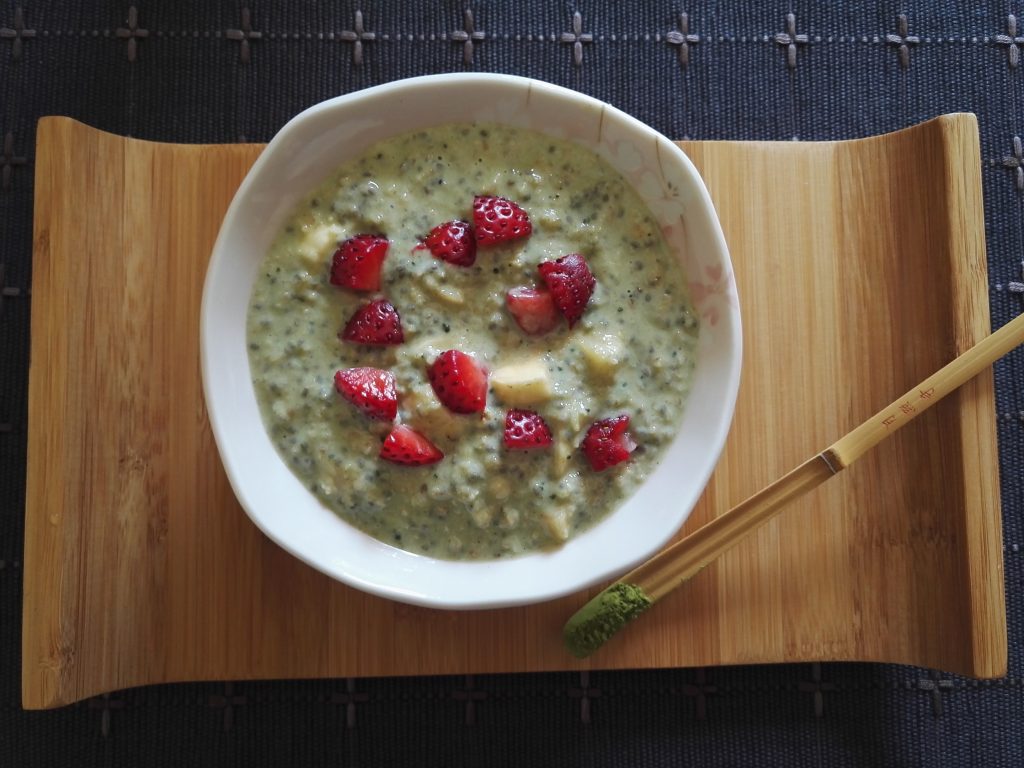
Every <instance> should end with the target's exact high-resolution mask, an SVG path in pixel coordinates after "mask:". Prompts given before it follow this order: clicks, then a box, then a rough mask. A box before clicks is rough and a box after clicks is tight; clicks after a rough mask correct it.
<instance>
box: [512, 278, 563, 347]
mask: <svg viewBox="0 0 1024 768" xmlns="http://www.w3.org/2000/svg"><path fill="white" fill-rule="evenodd" d="M505 305H506V306H507V307H508V311H509V312H511V313H512V317H514V318H515V320H516V323H518V324H519V327H520V328H522V329H523V332H524V333H528V334H530V335H531V336H539V335H541V334H542V333H547V332H548V331H550V330H551V329H552V328H554V327H555V326H556V325H558V321H559V320H561V319H562V316H561V314H559V311H558V307H556V306H555V298H554V296H552V295H551V291H549V290H547V289H545V288H533V287H531V286H525V285H524V286H519V287H518V288H512V289H511V290H509V291H508V293H506V294H505Z"/></svg>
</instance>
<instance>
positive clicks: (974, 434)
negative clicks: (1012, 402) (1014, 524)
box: [934, 113, 1008, 678]
mask: <svg viewBox="0 0 1024 768" xmlns="http://www.w3.org/2000/svg"><path fill="white" fill-rule="evenodd" d="M934 122H935V123H936V125H937V128H938V130H940V131H941V134H942V145H943V148H944V154H945V158H944V159H945V162H946V169H947V172H946V195H947V199H948V201H949V203H948V205H947V206H946V210H947V212H948V215H949V222H948V230H949V233H950V267H951V270H952V273H953V280H952V285H953V288H954V291H956V290H957V289H960V290H959V292H958V293H954V297H953V298H954V301H953V306H952V311H953V320H954V327H955V329H956V334H957V338H956V352H957V353H958V354H959V353H961V352H963V351H965V350H966V349H967V348H969V347H970V346H971V345H973V344H974V343H976V342H977V341H979V340H980V339H982V338H984V337H985V336H986V335H988V334H989V333H990V332H991V318H990V311H989V287H988V283H989V281H988V255H987V249H986V243H985V216H984V197H983V192H982V179H981V164H982V159H981V143H980V137H979V132H978V121H977V118H976V117H975V116H974V115H973V114H970V113H958V114H950V115H942V116H940V117H938V118H935V121H934ZM995 414H996V401H995V384H994V377H993V372H992V370H991V369H989V370H988V371H986V372H985V373H983V374H981V375H980V376H978V377H977V378H975V379H974V380H973V381H971V382H969V383H968V384H967V385H966V386H965V389H964V391H963V392H962V393H961V397H960V417H961V424H962V426H963V428H962V429H961V434H960V440H961V447H962V452H963V457H964V462H965V466H967V467H969V468H970V471H965V473H964V477H965V487H964V496H965V499H973V500H974V502H975V504H976V507H977V509H978V510H979V512H980V514H978V515H976V516H965V519H964V521H963V523H964V534H965V542H964V544H965V548H966V553H965V562H966V564H967V569H968V572H967V574H966V576H967V581H968V589H969V596H970V611H971V615H970V617H969V618H970V633H971V658H970V668H969V669H967V670H955V671H959V672H961V673H963V674H969V675H970V676H972V677H979V678H993V677H1001V676H1004V675H1005V674H1006V670H1007V663H1008V659H1007V656H1008V639H1007V625H1006V602H1005V594H1004V592H1005V581H1004V573H1003V549H1002V542H1003V536H1002V505H1001V501H1000V478H999V449H998V434H997V429H996V416H995Z"/></svg>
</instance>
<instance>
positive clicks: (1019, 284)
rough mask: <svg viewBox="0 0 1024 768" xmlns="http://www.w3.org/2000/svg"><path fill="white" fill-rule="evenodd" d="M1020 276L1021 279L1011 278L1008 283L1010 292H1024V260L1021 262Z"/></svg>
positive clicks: (1007, 288) (1007, 287)
mask: <svg viewBox="0 0 1024 768" xmlns="http://www.w3.org/2000/svg"><path fill="white" fill-rule="evenodd" d="M1020 276H1021V279H1020V280H1011V281H1010V282H1009V283H1008V284H1007V286H1006V290H1008V291H1009V292H1010V293H1020V294H1024V261H1022V262H1021V263H1020Z"/></svg>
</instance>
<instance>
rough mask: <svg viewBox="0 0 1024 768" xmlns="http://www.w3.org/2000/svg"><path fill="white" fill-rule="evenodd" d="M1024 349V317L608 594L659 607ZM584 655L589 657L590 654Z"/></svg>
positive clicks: (589, 610)
mask: <svg viewBox="0 0 1024 768" xmlns="http://www.w3.org/2000/svg"><path fill="white" fill-rule="evenodd" d="M1022 343H1024V315H1019V316H1018V317H1016V318H1015V319H1014V320H1011V321H1010V322H1009V323H1007V324H1006V325H1004V326H1003V327H1002V328H1000V329H999V330H998V331H996V332H995V333H993V334H992V335H990V336H988V337H986V338H985V339H982V340H981V341H979V342H978V343H977V344H975V345H974V346H973V347H971V348H970V349H969V350H967V351H966V352H964V353H963V354H962V355H960V356H959V357H957V358H956V359H955V360H952V361H950V362H949V363H947V364H946V365H944V366H943V367H942V368H940V369H939V370H938V371H936V372H935V373H933V374H932V375H931V376H929V377H928V378H927V379H925V380H924V381H922V382H921V383H919V384H917V385H916V386H914V387H912V388H911V389H910V390H909V391H908V392H906V393H905V394H904V395H903V396H902V397H899V398H897V399H896V400H894V401H893V402H892V403H890V404H889V405H888V406H887V407H885V408H883V409H882V410H881V411H879V412H878V413H876V414H875V415H874V416H872V417H871V418H869V419H868V420H867V421H865V422H863V423H861V424H860V425H859V426H857V427H856V428H855V429H853V430H852V431H851V432H849V433H848V434H846V435H844V436H843V437H841V438H840V439H839V440H837V441H836V442H834V443H832V445H830V446H829V447H828V448H826V449H825V450H824V451H822V452H821V453H819V454H818V455H816V456H813V457H812V458H810V459H808V460H807V461H805V462H804V463H803V464H801V465H800V466H798V467H796V468H795V469H793V470H791V471H790V472H787V473H786V474H785V475H783V476H782V477H781V478H779V479H778V480H776V481H775V482H774V483H772V484H771V485H769V486H768V487H767V488H764V489H763V490H760V491H758V492H757V493H755V494H754V495H753V496H751V497H750V498H749V499H746V500H744V501H742V502H740V503H739V504H737V505H736V506H735V507H733V508H732V509H730V510H729V511H728V512H726V513H725V514H723V515H721V516H719V517H716V518H715V519H714V520H711V521H710V522H708V523H707V524H705V525H704V526H702V527H701V528H698V529H697V530H696V531H694V532H693V533H691V534H689V535H688V536H686V537H685V538H683V539H682V540H681V541H678V542H676V543H675V544H673V545H671V546H670V547H668V548H666V549H664V550H662V551H661V552H659V553H658V554H657V555H655V556H654V557H652V558H651V559H650V560H648V561H647V562H645V563H644V564H643V565H641V566H639V567H637V568H634V569H633V570H632V571H630V572H629V573H627V574H626V575H625V576H622V577H621V578H620V579H619V580H618V581H617V582H616V583H615V584H613V585H612V586H611V587H609V588H608V589H615V588H616V586H617V585H620V584H625V585H630V586H633V587H639V588H640V589H641V590H642V592H643V594H644V595H645V596H646V597H647V598H648V599H649V600H650V601H651V603H656V602H658V601H659V600H661V599H663V598H664V597H665V596H666V595H668V594H669V593H670V592H672V591H673V590H675V589H677V588H678V587H679V586H680V585H681V584H683V583H684V582H685V581H687V580H688V579H690V578H692V577H693V576H694V575H696V574H697V573H698V572H699V571H700V570H701V569H703V568H705V567H707V566H708V564H710V563H711V562H713V561H714V560H715V559H716V558H718V557H719V556H721V555H722V553H724V552H725V551H727V550H728V549H730V548H731V547H734V546H736V545H737V544H738V543H739V542H740V541H741V540H742V539H743V538H744V537H746V536H749V535H750V534H752V533H753V532H754V531H755V530H757V529H758V528H759V527H760V526H762V525H764V524H765V523H766V522H768V521H769V520H771V519H772V518H773V517H774V516H775V515H776V514H778V513H779V512H781V511H782V510H783V509H785V508H786V507H787V506H788V505H789V504H790V503H792V502H793V501H794V500H795V499H797V498H800V497H801V496H803V495H804V494H806V493H809V492H810V491H812V490H813V489H815V488H817V487H818V486H819V485H821V484H822V483H824V482H825V481H826V480H828V479H830V478H832V477H833V476H835V475H836V474H838V473H839V472H841V471H843V470H844V469H846V468H847V467H849V466H850V465H851V464H852V463H853V462H855V461H856V460H857V459H859V458H860V457H861V456H863V455H864V453H866V452H867V451H868V450H870V449H871V448H873V447H875V446H876V445H877V444H878V443H879V442H881V441H882V440H884V439H885V438H887V437H889V436H891V435H892V434H894V433H895V432H896V431H897V430H899V429H901V428H903V427H904V426H906V425H907V424H909V423H910V422H911V421H912V420H914V419H916V418H918V417H919V416H920V415H921V414H922V413H924V412H925V411H927V410H928V409H929V408H931V407H932V406H933V405H935V404H936V403H938V402H939V401H940V400H942V399H943V398H944V397H946V396H947V395H949V394H951V393H952V392H955V391H956V390H957V389H958V388H959V387H960V386H962V385H963V384H964V383H966V382H967V381H969V380H970V379H972V378H974V377H975V376H977V375H978V374H979V373H981V372H982V371H983V370H986V369H988V367H989V366H990V365H992V364H993V363H995V362H996V360H998V359H999V358H1001V357H1003V356H1004V355H1006V354H1007V353H1009V352H1010V351H1011V350H1013V349H1015V348H1016V347H1018V346H1019V345H1020V344H1022ZM607 591H608V590H605V592H607ZM603 595H604V593H601V594H600V595H598V597H595V598H593V599H592V600H591V601H589V602H588V603H587V605H586V606H584V607H583V608H582V609H580V611H578V612H577V613H576V614H574V615H573V616H572V617H570V619H569V622H568V623H567V625H566V629H567V632H568V630H569V629H570V628H571V627H573V626H574V625H578V624H579V622H581V621H588V620H590V617H592V616H594V615H595V614H597V615H598V617H599V618H600V617H601V616H600V614H602V613H603V612H604V611H603V610H602V608H601V607H600V606H601V602H600V600H601V598H602V597H603ZM639 615H640V614H636V615H634V616H633V617H632V618H631V619H628V620H626V619H617V618H616V615H615V614H607V613H605V618H604V621H606V622H610V626H613V627H615V626H616V625H617V628H616V631H620V630H621V629H623V628H625V626H627V622H628V621H629V620H635V618H637V616H639ZM584 617H587V618H584ZM607 639H611V635H610V634H609V635H608V636H607V637H606V638H605V640H607ZM594 650H596V648H594ZM589 652H590V651H588V653H587V654H586V655H589Z"/></svg>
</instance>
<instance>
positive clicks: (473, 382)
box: [427, 349, 487, 413]
mask: <svg viewBox="0 0 1024 768" xmlns="http://www.w3.org/2000/svg"><path fill="white" fill-rule="evenodd" d="M427 378H429V379H430V386H432V387H433V388H434V394H436V395H437V399H438V400H440V401H441V403H442V404H443V405H444V406H445V407H446V408H447V409H448V410H450V411H452V412H454V413H480V412H481V411H483V409H484V405H486V403H487V371H486V370H484V368H483V367H482V366H481V365H480V364H479V363H477V361H476V360H474V359H473V357H472V356H470V355H467V354H466V353H465V352H460V351H459V350H457V349H449V350H448V351H446V352H442V353H441V354H440V355H438V356H437V359H436V360H435V361H434V362H433V364H432V365H431V366H430V368H428V369H427Z"/></svg>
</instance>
